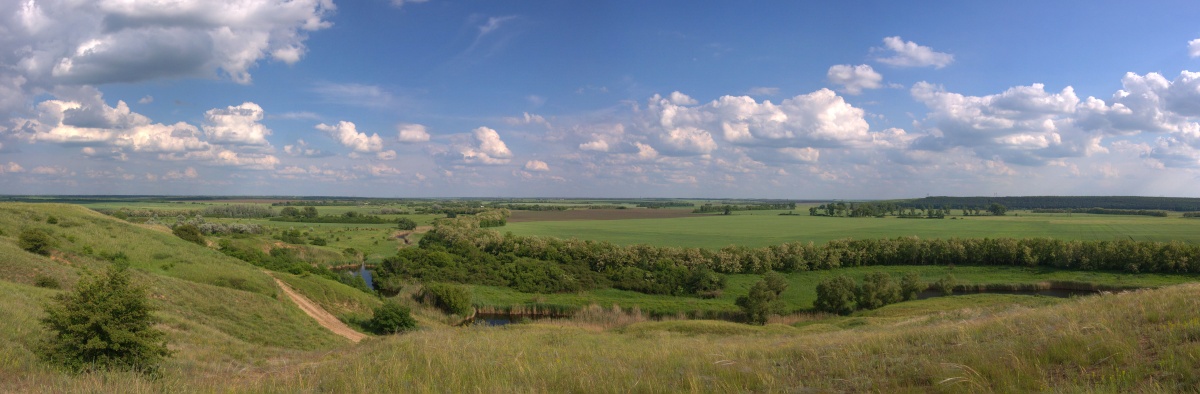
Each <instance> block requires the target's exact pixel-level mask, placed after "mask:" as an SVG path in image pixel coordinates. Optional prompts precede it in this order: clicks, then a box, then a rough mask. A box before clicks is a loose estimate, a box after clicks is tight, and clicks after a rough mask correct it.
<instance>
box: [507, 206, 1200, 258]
mask: <svg viewBox="0 0 1200 394" xmlns="http://www.w3.org/2000/svg"><path fill="white" fill-rule="evenodd" d="M781 212H786V211H738V212H734V214H733V215H728V216H726V215H696V216H695V217H685V218H671V219H628V220H594V221H560V222H520V223H509V224H508V225H507V226H505V227H501V228H498V229H496V230H497V231H500V232H512V233H513V234H516V235H526V236H531V235H537V236H552V237H559V238H572V237H574V238H579V239H587V240H597V241H610V242H614V243H617V244H622V245H632V244H652V245H659V246H681V247H699V248H710V249H715V248H721V247H724V246H728V245H743V246H750V247H762V246H769V245H778V244H782V243H786V242H793V241H804V242H814V243H824V242H828V241H830V240H835V239H845V238H855V239H869V238H895V237H904V236H918V237H921V238H951V237H958V238H985V237H986V238H998V237H1011V238H1037V237H1047V238H1059V239H1070V240H1076V239H1077V240H1113V239H1134V240H1138V241H1172V240H1178V241H1183V242H1189V243H1195V242H1200V220H1186V219H1183V218H1179V217H1166V218H1159V217H1146V216H1118V215H1088V214H1073V215H1067V214H1030V213H1027V212H1016V213H1010V215H1009V216H999V217H991V216H972V217H966V218H961V219H949V218H947V219H940V220H937V219H898V218H894V217H887V218H831V217H820V216H808V215H807V211H805V212H803V213H804V214H803V215H800V216H779V213H781ZM796 212H801V210H800V209H799V207H798V208H797V210H796ZM1015 215H1019V216H1015Z"/></svg>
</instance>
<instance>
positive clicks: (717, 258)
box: [422, 226, 1200, 273]
mask: <svg viewBox="0 0 1200 394" xmlns="http://www.w3.org/2000/svg"><path fill="white" fill-rule="evenodd" d="M426 239H427V240H428V241H426ZM422 242H431V243H440V244H446V245H454V244H464V245H471V246H472V248H473V249H477V250H479V251H481V252H484V253H487V254H490V255H493V256H495V255H502V254H512V255H513V256H516V257H527V258H532V259H537V260H543V261H551V262H556V263H559V264H563V265H586V266H587V267H588V268H589V269H590V270H592V271H595V272H605V273H607V272H611V271H613V270H619V269H622V268H625V267H633V268H638V269H642V270H656V269H658V268H659V267H663V266H667V267H681V268H685V269H699V268H707V269H709V270H712V271H714V272H717V273H764V272H767V271H772V270H774V271H782V272H797V271H809V270H824V269H832V268H838V267H858V266H875V265H952V264H954V265H1008V266H1026V267H1053V268H1062V269H1074V270H1110V271H1125V272H1159V273H1196V272H1200V245H1195V244H1187V243H1182V242H1178V241H1172V242H1152V241H1134V240H1098V241H1079V240H1073V241H1069V240H1060V239H1050V238H1023V239H1017V238H949V239H921V238H916V237H900V238H890V239H863V240H853V239H843V240H834V241H830V242H828V243H825V244H820V245H818V244H814V243H812V242H790V243H785V244H780V245H772V246H767V247H762V248H750V247H745V246H736V245H731V246H727V247H724V248H721V249H718V250H710V249H701V248H679V247H660V246H649V245H630V246H622V245H617V244H613V243H611V242H607V241H590V240H587V241H585V240H579V239H565V240H564V239H558V238H550V237H524V236H515V235H512V234H503V235H502V234H499V233H497V232H494V231H486V230H482V229H480V228H479V227H478V226H475V227H470V226H459V227H451V226H437V227H435V228H434V229H433V230H431V231H430V232H429V233H428V234H426V236H425V238H424V239H423V240H422Z"/></svg>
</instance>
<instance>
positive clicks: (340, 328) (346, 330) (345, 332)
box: [275, 278, 367, 343]
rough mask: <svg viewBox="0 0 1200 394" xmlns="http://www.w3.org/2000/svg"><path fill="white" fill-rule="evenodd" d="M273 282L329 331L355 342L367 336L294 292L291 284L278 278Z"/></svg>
mask: <svg viewBox="0 0 1200 394" xmlns="http://www.w3.org/2000/svg"><path fill="white" fill-rule="evenodd" d="M275 283H278V284H279V288H281V289H283V293H284V294H287V296H288V298H291V299H292V302H295V303H296V306H299V307H300V309H301V310H303V311H304V313H306V314H308V316H310V317H312V318H313V319H316V320H317V323H318V324H320V325H321V327H325V328H327V329H329V331H333V333H334V334H338V335H341V336H343V337H346V339H349V340H350V341H352V342H355V343H358V341H361V340H363V338H366V337H367V335H366V334H363V333H361V332H358V331H354V329H352V328H350V326H347V325H346V323H342V321H341V320H338V318H336V317H334V316H333V315H331V314H329V312H326V311H325V309H324V308H321V307H320V306H319V305H317V304H314V303H313V302H312V301H310V300H309V299H308V298H305V297H304V296H302V295H300V294H299V293H296V291H295V290H292V287H291V286H288V285H287V283H283V281H282V280H279V278H275Z"/></svg>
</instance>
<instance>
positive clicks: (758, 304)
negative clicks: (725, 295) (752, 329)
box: [736, 272, 787, 325]
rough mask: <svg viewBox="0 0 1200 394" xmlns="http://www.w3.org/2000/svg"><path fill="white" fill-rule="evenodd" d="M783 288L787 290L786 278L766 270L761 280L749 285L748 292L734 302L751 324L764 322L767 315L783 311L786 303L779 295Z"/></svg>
mask: <svg viewBox="0 0 1200 394" xmlns="http://www.w3.org/2000/svg"><path fill="white" fill-rule="evenodd" d="M784 290H787V280H786V279H784V278H783V275H780V274H779V273H777V272H768V273H767V274H766V275H765V276H764V277H763V280H760V281H758V282H757V283H755V284H754V285H753V286H750V292H749V294H746V295H744V296H741V297H738V299H737V301H736V304H737V306H739V307H741V308H742V312H745V313H746V320H747V321H749V322H750V323H751V324H758V325H762V324H766V323H767V318H768V317H770V316H771V315H778V314H782V313H783V312H784V310H785V308H786V305H785V304H784V302H783V299H782V298H781V297H780V295H781V294H783V292H784Z"/></svg>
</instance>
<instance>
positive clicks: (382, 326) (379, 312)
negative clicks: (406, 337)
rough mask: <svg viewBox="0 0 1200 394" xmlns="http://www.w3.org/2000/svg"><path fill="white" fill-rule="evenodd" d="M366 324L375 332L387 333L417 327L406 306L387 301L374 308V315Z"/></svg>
mask: <svg viewBox="0 0 1200 394" xmlns="http://www.w3.org/2000/svg"><path fill="white" fill-rule="evenodd" d="M367 326H368V327H370V328H371V330H373V331H375V333H376V334H381V335H389V334H396V333H400V332H404V331H408V330H411V329H414V328H417V320H416V319H414V318H413V317H412V311H411V310H409V309H408V307H406V306H404V305H400V304H398V303H396V302H393V301H387V302H384V303H383V305H380V306H379V307H378V308H375V315H374V316H373V317H371V320H370V321H369V322H367Z"/></svg>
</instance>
